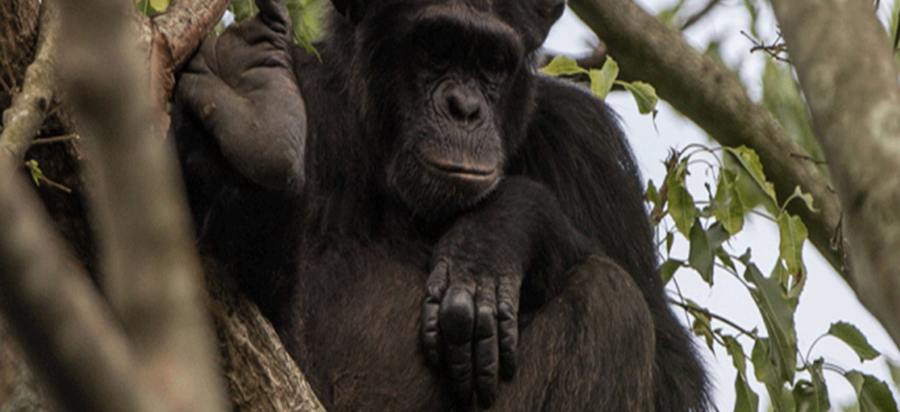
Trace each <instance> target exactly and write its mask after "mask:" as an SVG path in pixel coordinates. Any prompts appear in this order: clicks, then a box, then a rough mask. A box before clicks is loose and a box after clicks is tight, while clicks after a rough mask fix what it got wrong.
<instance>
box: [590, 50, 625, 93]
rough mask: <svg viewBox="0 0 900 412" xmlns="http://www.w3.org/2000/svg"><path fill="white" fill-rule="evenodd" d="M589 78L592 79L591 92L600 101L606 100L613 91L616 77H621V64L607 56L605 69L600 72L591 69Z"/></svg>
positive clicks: (604, 63)
mask: <svg viewBox="0 0 900 412" xmlns="http://www.w3.org/2000/svg"><path fill="white" fill-rule="evenodd" d="M588 76H590V78H591V92H593V93H594V96H597V97H598V98H600V100H606V96H607V95H609V91H610V90H612V87H613V84H614V83H615V81H616V77H619V64H618V63H616V61H615V60H613V58H612V57H609V56H608V55H607V56H606V61H605V62H603V67H602V68H600V70H597V69H591V71H590V72H589V73H588Z"/></svg>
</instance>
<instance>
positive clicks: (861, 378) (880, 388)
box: [844, 371, 897, 412]
mask: <svg viewBox="0 0 900 412" xmlns="http://www.w3.org/2000/svg"><path fill="white" fill-rule="evenodd" d="M844 378H846V379H847V381H849V382H850V385H852V386H853V389H855V390H856V396H857V397H858V399H859V410H860V412H882V411H884V412H887V411H890V412H896V411H897V402H895V401H894V396H893V395H892V394H891V390H890V389H888V386H887V384H885V383H884V382H882V381H881V380H879V379H877V378H875V377H874V376H871V375H866V374H864V373H861V372H859V371H850V372H847V373H845V374H844Z"/></svg>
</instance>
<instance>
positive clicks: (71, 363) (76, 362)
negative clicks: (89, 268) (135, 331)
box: [0, 0, 153, 411]
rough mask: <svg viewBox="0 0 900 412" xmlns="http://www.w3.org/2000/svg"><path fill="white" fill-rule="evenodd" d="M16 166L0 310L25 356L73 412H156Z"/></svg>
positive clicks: (5, 174)
mask: <svg viewBox="0 0 900 412" xmlns="http://www.w3.org/2000/svg"><path fill="white" fill-rule="evenodd" d="M45 1H52V0H45ZM13 165H14V163H13V160H12V159H10V158H9V157H0V261H2V262H3V264H2V265H0V307H2V309H3V311H4V314H5V316H6V318H7V319H8V320H9V321H10V323H11V324H12V325H13V326H14V328H15V330H16V332H17V334H18V337H19V341H20V342H22V343H23V345H22V348H23V349H24V350H25V351H26V354H27V355H28V357H29V358H30V360H31V361H32V364H33V365H40V366H41V368H40V370H39V372H42V374H43V375H44V377H45V378H46V380H45V381H46V382H49V383H50V386H51V388H52V389H53V391H54V392H55V393H56V394H57V395H58V397H59V399H60V400H61V403H62V404H63V405H64V406H65V407H67V408H69V410H120V411H150V410H153V409H152V408H151V407H149V405H150V403H149V402H148V398H147V397H145V396H142V393H143V392H142V391H141V390H140V388H139V387H138V385H137V382H138V381H137V373H136V372H137V371H136V370H135V368H134V362H133V357H132V354H131V353H130V350H129V348H128V344H127V343H126V341H125V337H124V333H123V332H122V330H121V329H119V328H118V327H117V326H116V324H115V322H114V321H113V319H112V318H111V316H110V315H109V312H108V310H107V309H106V308H104V307H103V306H101V305H100V302H101V298H100V296H99V295H98V294H97V292H96V290H95V289H94V287H93V285H91V284H90V282H89V280H88V278H87V275H86V274H85V273H84V272H83V271H82V270H81V269H80V268H79V267H78V265H77V264H76V263H75V262H74V261H73V260H72V259H71V258H69V254H68V253H67V252H66V251H65V249H64V247H63V246H62V245H63V241H62V240H61V239H59V238H58V236H57V235H56V234H55V233H54V232H53V231H52V230H51V229H50V227H51V225H52V224H51V223H50V222H49V220H48V219H47V218H46V217H45V216H43V215H41V214H40V212H41V211H42V210H43V207H41V205H40V203H39V201H38V199H37V198H36V196H35V194H34V193H33V191H32V190H30V188H29V187H28V184H27V182H25V181H24V179H23V177H22V176H21V174H19V173H17V172H16V170H15V168H14V166H13Z"/></svg>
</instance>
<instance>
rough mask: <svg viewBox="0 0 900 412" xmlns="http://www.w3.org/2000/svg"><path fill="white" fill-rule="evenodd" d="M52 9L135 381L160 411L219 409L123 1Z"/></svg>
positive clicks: (194, 285) (209, 351)
mask: <svg viewBox="0 0 900 412" xmlns="http://www.w3.org/2000/svg"><path fill="white" fill-rule="evenodd" d="M60 4H61V13H62V15H64V16H66V18H65V19H63V20H62V22H61V24H62V28H61V37H60V42H61V44H60V57H59V62H60V64H59V70H60V72H59V74H60V78H61V79H63V81H64V83H65V85H66V87H67V93H66V96H67V98H68V103H69V104H71V105H72V106H73V108H74V113H75V114H76V115H77V116H78V119H79V124H81V125H83V130H84V133H83V134H84V135H85V137H86V139H85V141H86V142H87V143H88V145H89V148H90V149H91V152H90V154H89V155H90V156H91V158H92V160H93V161H91V162H89V163H88V165H89V166H90V167H91V168H92V172H93V176H95V178H96V182H97V185H96V187H95V190H94V192H95V193H96V194H97V196H96V197H95V199H94V200H95V202H93V205H94V208H93V212H94V222H96V224H97V226H99V228H100V230H99V233H100V234H101V239H102V246H101V250H102V252H101V257H102V260H101V261H102V268H103V269H104V274H105V275H106V277H105V279H104V280H105V281H106V282H105V284H106V286H107V295H108V297H109V300H110V301H111V303H112V307H113V309H114V312H115V313H116V315H117V317H118V318H119V319H120V320H121V322H122V324H123V325H124V327H125V331H126V333H127V335H128V336H129V338H130V340H131V342H132V344H133V345H134V347H135V349H136V352H137V353H138V354H139V360H140V364H139V371H140V381H141V382H145V383H147V384H149V385H150V389H151V390H152V391H153V392H154V393H155V394H157V395H159V396H160V397H161V399H163V400H164V402H165V403H166V407H167V408H168V409H170V410H177V411H182V410H184V411H187V410H192V411H222V410H225V402H224V401H225V398H224V396H223V395H224V393H223V392H222V390H221V388H222V386H221V384H220V383H221V380H220V377H219V375H218V370H217V368H216V367H215V366H216V365H217V363H216V358H217V357H216V354H215V348H214V346H213V341H212V333H211V332H212V330H211V323H210V319H209V317H208V313H206V311H205V310H204V309H203V307H202V306H201V305H200V302H201V298H202V297H203V294H202V292H203V289H202V277H201V270H200V265H199V262H198V261H197V259H196V256H195V255H194V254H193V247H192V246H193V243H192V240H191V239H192V238H191V235H190V232H189V230H190V227H191V224H190V220H189V217H188V215H187V212H186V205H185V201H184V199H183V197H182V196H181V194H182V190H181V187H180V184H179V182H180V180H179V176H178V174H177V173H176V170H177V169H176V165H175V160H174V154H173V153H172V147H170V144H171V142H170V141H166V140H164V139H161V138H159V136H157V135H156V134H155V133H154V128H153V119H154V118H155V117H156V116H157V114H158V112H157V111H155V110H154V108H153V107H152V105H151V103H150V90H149V87H148V85H147V82H146V79H147V76H148V74H149V72H148V70H147V69H148V68H147V65H146V64H144V62H143V61H142V59H140V57H139V56H140V55H139V54H138V53H137V50H136V48H135V45H136V44H137V43H138V36H137V34H136V33H135V32H134V30H133V29H132V26H131V25H130V24H129V23H128V21H127V18H126V17H127V16H129V15H133V13H134V11H133V9H132V6H131V3H130V2H122V1H120V0H93V1H78V0H65V1H61V2H60ZM95 390H96V391H102V390H103V386H97V387H96V388H95ZM120 410H128V409H127V408H126V409H120Z"/></svg>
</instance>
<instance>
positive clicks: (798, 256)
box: [776, 213, 807, 275]
mask: <svg viewBox="0 0 900 412" xmlns="http://www.w3.org/2000/svg"><path fill="white" fill-rule="evenodd" d="M776 222H777V223H778V234H779V235H780V236H779V237H780V240H779V243H778V251H779V253H781V258H782V259H784V262H785V263H786V264H787V269H788V272H790V273H791V274H794V275H796V274H799V273H801V272H806V270H805V269H804V267H803V242H804V241H806V236H807V231H806V225H804V224H803V221H802V220H800V217H799V216H791V215H789V214H787V213H782V214H781V215H780V216H778V218H777V219H776Z"/></svg>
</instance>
